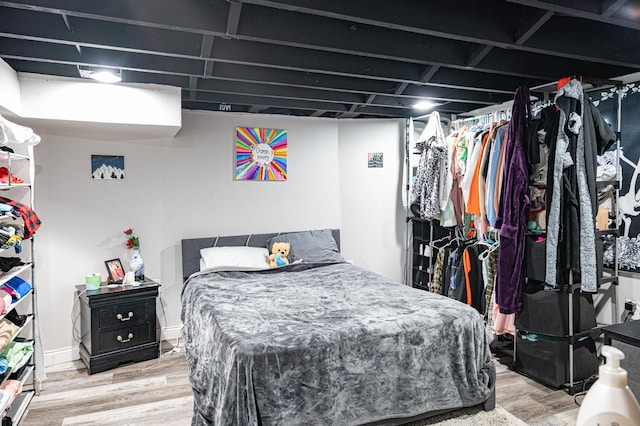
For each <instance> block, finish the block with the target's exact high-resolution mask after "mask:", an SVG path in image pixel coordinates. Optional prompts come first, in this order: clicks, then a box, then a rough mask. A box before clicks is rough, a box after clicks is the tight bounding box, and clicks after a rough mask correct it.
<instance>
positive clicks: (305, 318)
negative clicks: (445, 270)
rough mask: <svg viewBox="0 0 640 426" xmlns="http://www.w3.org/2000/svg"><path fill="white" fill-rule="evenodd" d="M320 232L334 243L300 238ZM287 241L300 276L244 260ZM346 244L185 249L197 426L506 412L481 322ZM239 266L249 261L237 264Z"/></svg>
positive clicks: (229, 240) (221, 242)
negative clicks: (388, 273) (352, 257)
mask: <svg viewBox="0 0 640 426" xmlns="http://www.w3.org/2000/svg"><path fill="white" fill-rule="evenodd" d="M310 233H311V234H313V233H315V235H316V237H317V236H318V235H320V234H322V238H320V241H318V239H317V238H316V239H314V238H311V240H310V241H307V240H304V241H303V242H304V244H303V243H301V240H299V239H298V240H296V239H295V238H293V237H299V236H300V235H303V236H305V238H306V236H308V235H309V234H310ZM287 236H293V237H292V238H293V239H292V240H291V241H292V243H291V249H292V252H293V258H292V260H291V262H292V263H291V264H289V265H287V266H284V267H280V268H268V266H267V267H260V265H261V264H260V265H253V264H251V262H252V261H253V260H255V257H256V256H255V255H252V256H248V255H247V256H245V255H244V254H241V255H238V254H237V253H244V252H245V251H249V250H254V251H259V252H260V253H262V254H261V255H264V253H266V250H264V248H265V247H267V246H268V245H269V244H271V243H272V242H273V241H275V240H277V241H280V240H282V239H283V238H285V239H286V238H287ZM274 237H275V240H274ZM328 239H330V243H331V244H334V246H330V247H329V248H327V247H324V245H325V243H326V241H328ZM307 243H309V244H310V245H311V246H313V244H318V245H319V246H321V247H318V248H317V249H316V248H314V247H307V246H305V247H303V248H301V246H302V245H305V244H307ZM339 244H340V233H339V231H338V230H320V231H315V230H314V231H304V232H300V233H290V234H286V235H285V234H283V235H280V234H260V235H241V236H230V237H219V238H193V239H185V240H182V263H183V276H184V278H185V284H184V288H183V292H182V320H183V324H184V329H183V336H184V342H185V353H186V357H187V361H188V365H189V380H190V382H191V385H192V388H193V394H194V411H193V417H192V424H194V425H209V424H215V425H260V424H264V425H272V424H274V425H275V424H277V425H301V424H311V425H316V424H321V425H332V424H335V425H361V424H401V423H406V422H410V421H413V420H417V419H419V418H423V417H426V416H429V415H435V414H438V413H441V412H444V411H449V410H453V409H457V408H462V407H470V406H475V405H479V404H482V405H483V408H484V409H486V410H490V409H493V407H494V406H495V367H494V364H493V361H492V359H491V354H490V350H489V344H488V338H487V336H486V333H485V329H484V323H483V320H482V317H481V316H480V315H479V314H478V312H477V311H476V310H475V309H473V308H471V307H468V306H466V305H464V304H462V303H460V302H457V301H455V300H452V299H448V298H446V297H443V296H439V295H435V294H431V293H428V292H425V291H423V290H418V289H413V288H410V287H407V286H405V285H402V284H400V283H397V282H393V281H391V280H389V279H386V278H384V277H382V276H380V275H377V274H375V273H373V272H370V271H367V270H364V269H362V268H359V267H356V266H354V265H352V264H350V263H348V262H345V261H344V259H342V257H341V256H340V254H339V251H338V248H339ZM214 246H215V247H216V248H213V249H212V247H214ZM242 247H246V249H244V248H242ZM251 247H253V248H255V249H251ZM225 250H226V251H225ZM263 250H264V252H263ZM211 252H215V253H216V255H215V256H214V257H211V256H209V255H210V254H211ZM229 253H235V255H232V256H235V257H232V258H230V259H226V260H225V259H222V258H224V257H225V256H228V255H229ZM318 253H319V255H317V254H318ZM205 255H206V257H207V261H206V262H205V260H204V259H205ZM220 256H221V257H220ZM238 257H241V258H243V259H244V258H245V257H246V261H245V260H243V261H242V262H239V263H241V264H233V263H234V260H235V259H237V258H238ZM249 257H253V258H254V259H253V260H252V261H249ZM301 258H302V259H303V260H302V261H301V263H296V262H295V260H299V259H301ZM211 259H222V260H221V262H222V263H220V262H218V261H217V260H215V261H213V262H210V260H211ZM243 262H244V263H243ZM201 269H203V270H202V271H201Z"/></svg>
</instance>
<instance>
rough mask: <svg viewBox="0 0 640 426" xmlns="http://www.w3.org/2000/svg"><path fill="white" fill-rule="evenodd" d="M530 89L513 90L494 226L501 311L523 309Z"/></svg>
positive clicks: (497, 295)
mask: <svg viewBox="0 0 640 426" xmlns="http://www.w3.org/2000/svg"><path fill="white" fill-rule="evenodd" d="M529 99H530V97H529V89H528V88H527V87H525V86H520V87H519V88H518V90H516V94H515V97H514V101H513V107H512V109H511V111H512V115H511V121H510V122H509V128H508V130H507V138H506V141H505V147H504V164H505V167H503V173H504V175H503V178H502V182H503V184H502V191H501V195H500V204H499V208H498V217H497V220H496V227H497V228H499V229H500V249H499V252H498V273H497V292H496V303H497V304H498V306H499V307H500V312H501V313H503V314H513V313H517V312H520V311H521V310H522V292H523V288H524V246H525V237H526V232H527V220H528V218H529V171H528V168H527V161H526V157H525V153H524V143H525V142H526V135H527V133H526V130H527V126H528V123H529V119H530V117H531V106H530V104H529Z"/></svg>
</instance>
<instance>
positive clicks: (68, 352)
mask: <svg viewBox="0 0 640 426" xmlns="http://www.w3.org/2000/svg"><path fill="white" fill-rule="evenodd" d="M181 331H182V325H176V326H173V327H166V328H163V329H162V330H158V332H159V333H160V341H164V340H171V341H172V342H171V343H173V344H176V341H177V339H178V337H180V332H181ZM78 359H80V350H79V349H78V346H70V347H67V348H62V349H54V350H52V351H44V366H45V368H47V367H51V366H53V365H56V364H63V363H65V362H72V361H75V360H78Z"/></svg>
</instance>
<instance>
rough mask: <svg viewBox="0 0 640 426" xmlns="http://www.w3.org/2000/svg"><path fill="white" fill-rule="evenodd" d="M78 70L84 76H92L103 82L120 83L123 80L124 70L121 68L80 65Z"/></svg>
mask: <svg viewBox="0 0 640 426" xmlns="http://www.w3.org/2000/svg"><path fill="white" fill-rule="evenodd" d="M78 72H79V73H80V77H82V78H91V79H93V80H96V81H99V82H101V83H118V82H120V81H122V70H121V69H119V68H117V69H109V68H90V67H83V66H80V65H78Z"/></svg>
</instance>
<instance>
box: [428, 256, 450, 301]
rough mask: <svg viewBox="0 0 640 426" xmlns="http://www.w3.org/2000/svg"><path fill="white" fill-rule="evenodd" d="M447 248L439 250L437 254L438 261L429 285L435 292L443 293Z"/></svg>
mask: <svg viewBox="0 0 640 426" xmlns="http://www.w3.org/2000/svg"><path fill="white" fill-rule="evenodd" d="M445 251H446V250H445V249H444V248H443V249H440V250H438V254H437V255H436V261H435V263H434V265H433V278H432V279H431V285H430V286H429V291H430V292H431V293H435V294H442V275H443V272H444V260H445V255H446V253H445Z"/></svg>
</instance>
